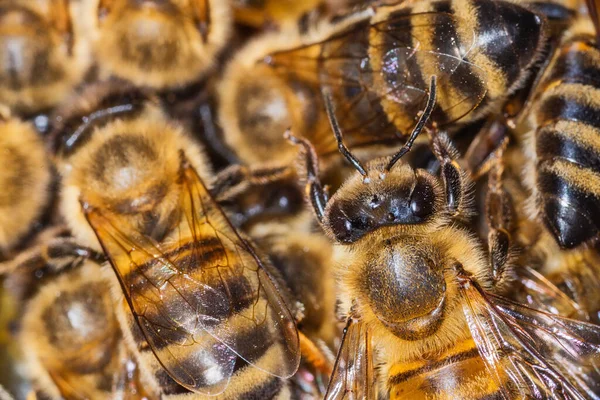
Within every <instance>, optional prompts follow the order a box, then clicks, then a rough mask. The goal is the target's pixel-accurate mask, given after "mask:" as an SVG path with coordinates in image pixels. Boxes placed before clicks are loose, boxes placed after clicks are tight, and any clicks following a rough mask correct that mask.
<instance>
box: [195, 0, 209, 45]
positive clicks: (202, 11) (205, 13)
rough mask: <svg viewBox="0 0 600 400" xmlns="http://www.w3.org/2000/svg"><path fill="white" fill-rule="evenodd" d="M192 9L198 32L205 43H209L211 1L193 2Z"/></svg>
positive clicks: (199, 0)
mask: <svg viewBox="0 0 600 400" xmlns="http://www.w3.org/2000/svg"><path fill="white" fill-rule="evenodd" d="M191 4H192V9H193V13H194V17H195V19H196V21H197V24H196V25H197V26H198V30H199V31H200V35H201V36H202V41H203V42H204V43H207V42H208V34H209V32H210V23H211V21H210V2H209V0H192V1H191Z"/></svg>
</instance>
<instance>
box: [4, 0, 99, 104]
mask: <svg viewBox="0 0 600 400" xmlns="http://www.w3.org/2000/svg"><path fill="white" fill-rule="evenodd" d="M73 8H74V9H75V8H77V6H76V5H75V6H73ZM72 11H74V10H72V8H71V5H70V2H69V1H68V0H42V1H26V0H8V1H3V2H2V6H1V7H0V52H1V55H2V66H1V68H0V70H1V72H0V74H1V75H0V82H2V84H1V85H0V102H2V103H3V104H5V105H7V106H9V107H10V108H11V109H12V111H14V112H17V113H23V114H33V113H36V112H38V111H41V110H45V109H48V108H51V107H54V106H55V105H57V104H58V103H60V102H61V101H62V100H63V99H65V98H66V97H67V96H68V95H70V94H71V92H72V91H73V89H74V88H75V87H76V86H77V85H78V84H79V83H80V82H81V81H82V80H83V79H84V75H85V73H86V72H87V70H88V67H89V65H90V62H91V57H90V52H89V43H88V40H87V38H86V37H85V36H83V35H79V33H80V32H79V31H78V30H77V29H75V28H74V26H73V18H74V16H73V15H72Z"/></svg>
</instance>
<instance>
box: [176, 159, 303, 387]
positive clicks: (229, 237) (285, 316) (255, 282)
mask: <svg viewBox="0 0 600 400" xmlns="http://www.w3.org/2000/svg"><path fill="white" fill-rule="evenodd" d="M184 172H185V184H186V185H187V187H188V190H187V191H185V192H186V196H184V199H183V204H182V209H183V210H184V212H185V217H186V220H187V226H188V227H189V229H190V230H191V231H192V236H193V237H194V238H195V243H199V242H200V241H202V240H205V238H206V237H209V238H216V239H217V240H218V241H219V243H220V246H221V248H222V250H223V251H224V254H225V255H226V258H227V261H228V265H226V266H220V268H221V269H220V270H218V271H215V273H216V274H217V275H218V277H219V278H220V279H219V284H221V285H223V286H224V287H225V293H228V294H229V295H230V296H229V299H230V301H231V302H232V306H233V308H234V309H235V310H236V318H237V319H236V320H235V321H232V320H231V319H228V320H227V325H226V326H225V329H223V330H221V331H218V332H217V331H216V330H215V331H214V334H215V336H216V337H217V338H218V339H219V340H221V341H223V343H225V344H227V345H228V346H229V347H230V348H231V349H232V350H233V351H234V352H235V353H236V354H237V355H239V356H240V357H241V358H243V359H244V360H245V361H246V362H248V363H250V364H252V365H254V366H255V367H257V368H259V369H262V370H264V371H265V372H268V373H270V374H272V375H274V376H278V377H280V378H289V377H291V376H292V375H293V374H294V373H295V372H296V370H297V369H298V366H299V364H300V340H299V337H298V331H297V329H296V324H295V320H294V318H293V317H292V315H291V314H290V311H289V310H288V308H287V306H286V304H285V301H284V300H283V298H282V297H281V294H280V293H279V291H278V290H277V288H276V286H275V285H274V283H273V281H272V278H271V277H270V276H269V274H268V273H267V271H266V270H265V268H264V266H263V264H262V261H261V260H260V258H259V257H258V256H257V254H256V251H255V249H254V247H253V246H252V244H251V243H249V242H248V241H246V240H244V239H243V238H241V237H240V235H239V234H238V232H237V230H236V229H235V228H234V227H233V225H232V224H231V222H230V221H229V220H228V219H227V217H226V216H225V214H224V213H223V211H222V210H221V208H220V207H219V205H218V204H217V203H216V202H215V201H214V199H213V198H212V196H211V194H210V192H209V191H208V190H207V188H206V187H205V186H204V183H203V182H202V180H201V179H200V177H199V176H198V174H197V173H196V171H195V170H194V169H193V168H192V167H187V168H185V170H184ZM198 250H199V251H198V252H197V254H196V257H197V258H198V259H199V260H202V259H203V257H204V254H202V253H201V251H200V250H201V249H198ZM228 274H229V275H230V277H231V278H232V279H231V280H228V279H225V278H226V277H227V276H228ZM236 278H237V279H236ZM235 293H239V295H238V296H231V295H232V294H235ZM244 307H245V308H244ZM240 330H241V331H248V332H249V333H253V334H250V335H249V336H248V337H242V338H240V337H238V336H239V335H237V332H239V331H240ZM259 330H261V331H262V332H263V334H264V335H265V336H263V337H262V338H259V339H258V340H259V341H261V340H264V341H265V342H263V343H262V345H263V346H264V345H266V343H271V342H279V345H280V347H281V349H280V350H281V354H279V355H278V357H279V358H280V360H279V361H278V362H276V363H274V364H269V362H268V361H267V362H262V361H260V358H261V354H257V353H256V352H255V351H256V349H257V347H258V346H257V343H255V342H256V340H257V338H256V334H257V331H259Z"/></svg>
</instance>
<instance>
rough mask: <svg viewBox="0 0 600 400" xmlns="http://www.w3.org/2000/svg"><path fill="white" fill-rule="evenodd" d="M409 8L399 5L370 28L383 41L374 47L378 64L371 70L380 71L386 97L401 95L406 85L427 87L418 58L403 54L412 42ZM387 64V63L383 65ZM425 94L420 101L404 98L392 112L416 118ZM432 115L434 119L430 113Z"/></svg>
mask: <svg viewBox="0 0 600 400" xmlns="http://www.w3.org/2000/svg"><path fill="white" fill-rule="evenodd" d="M411 12H412V8H408V7H407V8H402V9H399V10H397V11H394V12H392V13H390V15H389V17H388V19H387V21H386V22H382V23H380V24H377V25H375V26H373V27H372V28H371V29H373V30H375V31H376V32H377V33H376V34H377V35H379V36H380V37H381V38H382V39H383V40H382V42H381V44H380V45H379V46H381V47H380V48H378V49H377V51H378V52H379V54H380V55H381V57H382V62H383V63H382V65H374V66H373V70H374V71H375V73H380V74H381V76H382V77H383V80H384V81H385V82H386V86H387V88H386V89H388V90H389V91H390V92H391V93H390V96H389V99H390V100H393V96H398V97H400V98H401V97H402V96H403V94H402V92H404V91H406V90H407V86H414V87H416V88H423V89H425V88H427V87H429V82H427V83H426V82H425V81H424V78H423V75H422V73H421V66H420V65H419V60H418V57H407V54H405V53H404V52H407V51H410V49H412V48H414V46H415V45H416V44H415V43H413V36H412V30H413V29H414V27H413V25H412V20H413V19H412V18H411V17H410V15H411ZM395 49H398V51H400V52H401V53H400V54H398V55H397V56H396V55H395V54H394V53H393V50H395ZM386 54H387V55H389V56H390V59H386V58H384V57H385V55H386ZM386 64H389V65H386ZM425 102H426V97H425V96H423V100H422V101H408V102H405V103H403V104H401V105H398V107H397V108H396V112H397V113H399V114H404V115H405V117H404V118H403V119H406V120H411V119H414V120H415V121H416V117H417V115H418V113H419V112H420V111H422V110H423V108H424V107H425ZM438 110H439V107H437V108H436V112H439V111H438ZM437 117H438V118H440V119H439V120H440V121H441V120H444V119H445V118H443V115H441V116H440V115H437ZM434 118H436V116H435V114H434ZM409 128H410V127H408V128H407V131H406V132H402V133H403V134H404V135H407V134H409V133H410V132H409V131H408V129H409Z"/></svg>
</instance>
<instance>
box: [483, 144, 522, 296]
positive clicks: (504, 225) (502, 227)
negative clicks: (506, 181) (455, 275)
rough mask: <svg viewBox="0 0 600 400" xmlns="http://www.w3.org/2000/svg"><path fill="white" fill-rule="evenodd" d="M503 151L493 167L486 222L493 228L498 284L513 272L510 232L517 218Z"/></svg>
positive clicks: (492, 255) (490, 246)
mask: <svg viewBox="0 0 600 400" xmlns="http://www.w3.org/2000/svg"><path fill="white" fill-rule="evenodd" d="M503 153H504V151H503V150H500V151H499V152H498V153H497V155H496V157H495V159H494V163H493V166H492V167H491V170H490V173H489V176H488V192H487V195H486V204H485V208H486V219H487V224H488V226H489V228H490V231H489V233H488V251H489V262H490V266H491V268H492V277H493V280H494V284H495V285H496V286H499V285H502V284H503V283H504V282H506V279H507V277H508V276H509V274H510V268H509V266H510V261H511V256H512V253H513V252H512V249H513V246H512V245H511V234H510V232H513V230H514V220H515V218H514V214H515V211H514V208H513V202H512V198H511V196H510V194H509V193H508V192H507V191H506V189H505V188H504V185H503V184H502V173H503V170H504V165H503V160H502V155H503Z"/></svg>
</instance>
